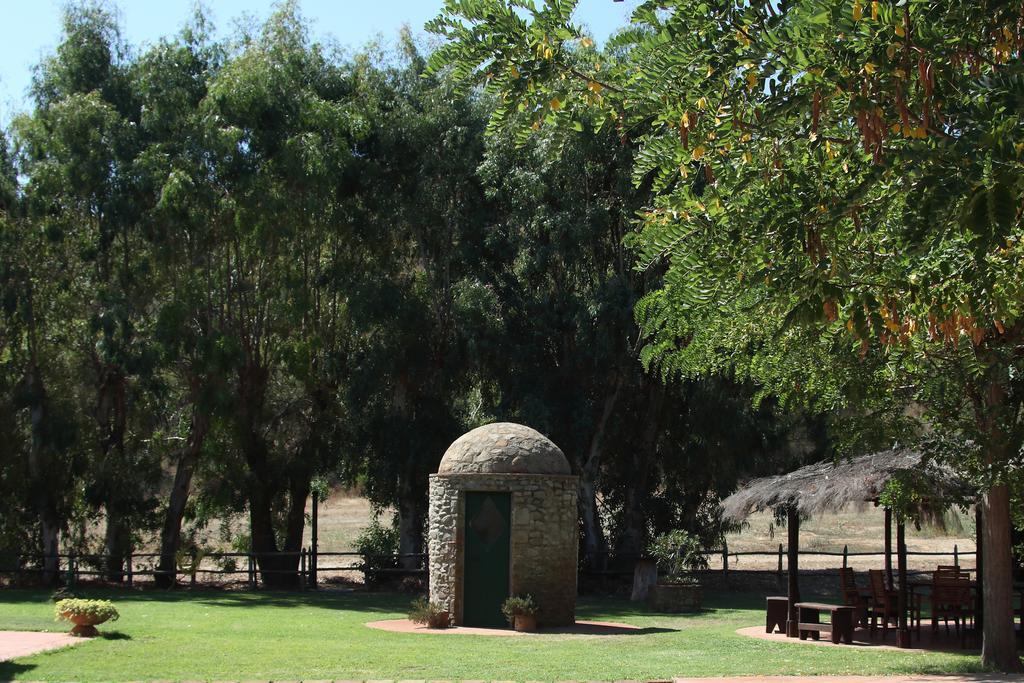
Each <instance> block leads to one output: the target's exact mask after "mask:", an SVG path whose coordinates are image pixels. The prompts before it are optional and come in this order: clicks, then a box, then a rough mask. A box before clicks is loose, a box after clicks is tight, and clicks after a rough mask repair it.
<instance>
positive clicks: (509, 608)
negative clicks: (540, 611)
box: [501, 595, 537, 625]
mask: <svg viewBox="0 0 1024 683" xmlns="http://www.w3.org/2000/svg"><path fill="white" fill-rule="evenodd" d="M501 613H502V614H504V615H505V618H506V619H508V623H509V624H510V625H515V621H516V616H517V615H520V614H522V615H525V616H530V615H533V614H536V613H537V603H536V602H534V601H533V597H532V596H529V595H524V596H522V597H516V596H512V597H510V598H506V599H505V602H503V603H502V604H501Z"/></svg>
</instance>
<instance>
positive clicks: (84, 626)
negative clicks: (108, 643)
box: [61, 612, 110, 638]
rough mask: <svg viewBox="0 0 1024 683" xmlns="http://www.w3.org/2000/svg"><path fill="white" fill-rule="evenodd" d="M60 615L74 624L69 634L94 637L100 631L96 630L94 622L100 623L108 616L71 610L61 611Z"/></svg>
mask: <svg viewBox="0 0 1024 683" xmlns="http://www.w3.org/2000/svg"><path fill="white" fill-rule="evenodd" d="M61 616H62V617H64V618H65V619H67V620H68V621H70V622H71V623H72V624H74V625H75V627H74V628H73V629H71V635H73V636H80V637H82V638H95V637H96V636H98V635H99V634H100V632H99V631H97V630H96V624H102V623H103V622H105V621H106V620H107V619H109V618H110V617H105V616H103V617H101V616H96V615H93V614H73V613H71V612H61Z"/></svg>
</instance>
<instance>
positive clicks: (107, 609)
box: [54, 598, 121, 621]
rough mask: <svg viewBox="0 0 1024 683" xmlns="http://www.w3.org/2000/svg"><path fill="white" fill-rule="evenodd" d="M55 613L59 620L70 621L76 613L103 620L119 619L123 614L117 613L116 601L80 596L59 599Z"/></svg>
mask: <svg viewBox="0 0 1024 683" xmlns="http://www.w3.org/2000/svg"><path fill="white" fill-rule="evenodd" d="M54 613H55V614H56V620H57V621H60V620H61V619H67V620H68V621H70V620H71V619H70V618H69V617H71V616H74V615H78V616H89V617H93V618H95V619H101V620H103V621H117V620H118V618H119V617H120V616H121V615H120V614H118V613H117V608H115V607H114V603H112V602H110V601H109V600H82V599H80V598H66V599H64V600H59V601H58V602H57V604H56V605H55V606H54Z"/></svg>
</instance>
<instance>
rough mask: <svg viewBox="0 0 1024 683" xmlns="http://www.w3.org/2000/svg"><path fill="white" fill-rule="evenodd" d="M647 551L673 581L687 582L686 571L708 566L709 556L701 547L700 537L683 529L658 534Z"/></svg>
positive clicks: (698, 569) (703, 568)
mask: <svg viewBox="0 0 1024 683" xmlns="http://www.w3.org/2000/svg"><path fill="white" fill-rule="evenodd" d="M647 552H648V554H650V555H651V557H653V558H654V559H655V560H656V561H657V563H658V568H659V569H661V570H662V571H664V572H665V574H666V576H667V578H668V580H669V581H671V582H676V583H686V582H687V579H686V577H685V576H684V572H688V571H701V570H705V569H707V568H708V558H707V555H705V554H704V552H703V549H702V548H701V543H700V539H699V538H697V537H696V536H694V535H693V534H691V533H689V532H688V531H683V530H682V529H676V530H675V531H670V532H668V533H666V534H661V535H660V536H656V537H655V538H654V540H652V541H651V544H650V546H648V548H647Z"/></svg>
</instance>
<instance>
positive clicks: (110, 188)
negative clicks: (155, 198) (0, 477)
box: [15, 4, 159, 580]
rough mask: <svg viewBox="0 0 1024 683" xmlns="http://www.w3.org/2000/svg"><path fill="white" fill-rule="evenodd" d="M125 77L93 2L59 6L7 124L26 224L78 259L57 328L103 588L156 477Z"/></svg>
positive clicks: (132, 105) (119, 47) (105, 17)
mask: <svg viewBox="0 0 1024 683" xmlns="http://www.w3.org/2000/svg"><path fill="white" fill-rule="evenodd" d="M129 69H130V57H129V55H128V53H127V48H126V47H125V45H124V44H123V43H122V42H121V39H120V36H119V34H118V27H117V25H116V22H115V20H114V18H113V16H112V15H111V14H110V13H109V12H108V11H106V10H105V9H104V8H102V7H101V6H98V5H92V4H83V5H73V6H69V7H68V8H67V9H66V10H65V15H64V36H63V39H62V41H61V43H60V45H59V46H58V47H57V49H56V51H55V53H54V54H53V55H52V56H50V57H49V58H47V59H46V60H44V61H43V63H42V64H41V65H40V66H39V68H38V70H37V72H36V75H35V78H34V81H33V86H32V90H33V95H34V99H35V108H34V111H33V112H32V114H31V115H29V116H25V117H21V118H20V119H19V120H18V121H16V124H15V125H16V130H17V134H18V138H19V145H20V146H21V148H22V150H23V158H24V161H25V165H24V169H23V172H24V173H25V174H26V175H27V177H28V178H30V182H29V183H28V184H27V186H26V201H27V205H28V207H29V214H30V217H31V218H32V219H34V220H38V221H45V222H46V223H47V224H48V225H49V226H51V229H52V230H54V231H57V232H58V233H60V239H61V240H66V241H67V242H68V243H69V245H73V247H70V248H73V249H74V250H76V252H77V254H76V256H77V263H76V267H75V268H74V270H73V272H74V274H75V276H76V277H75V279H74V280H73V281H72V283H71V285H72V288H73V289H75V290H77V291H78V292H79V296H80V300H81V303H82V306H81V308H78V309H76V310H75V311H74V313H75V317H74V318H72V319H71V320H67V321H65V324H67V325H71V326H73V329H74V330H75V332H76V335H75V339H74V347H75V351H76V353H78V354H80V357H81V359H82V360H83V361H84V362H83V363H81V364H80V365H78V366H77V367H76V368H75V370H76V372H77V373H79V376H80V381H81V382H83V384H84V385H85V386H88V387H90V389H89V393H91V396H90V397H89V398H88V399H87V400H88V401H89V403H90V404H91V410H90V413H91V415H92V419H93V425H92V428H91V429H90V430H89V434H90V435H89V438H90V439H91V440H92V442H93V444H94V448H95V457H93V458H90V460H89V465H90V469H91V473H90V476H89V478H88V484H87V486H86V497H87V499H88V500H89V502H90V503H91V504H92V505H93V506H94V507H96V508H98V509H99V508H102V509H103V511H104V512H105V515H106V532H105V539H104V547H105V554H106V557H107V573H108V577H109V578H111V579H114V580H118V579H120V577H121V576H122V573H123V569H122V565H123V561H124V558H125V556H126V555H127V553H128V552H129V550H130V547H131V545H132V542H133V533H134V532H135V531H137V530H138V527H139V526H145V525H146V524H147V517H148V514H149V513H150V512H151V511H152V505H153V503H152V498H151V497H150V496H149V492H150V490H151V488H150V487H152V486H153V485H154V484H155V479H156V477H157V476H158V475H159V469H158V466H157V465H158V463H156V461H155V459H154V458H153V456H152V453H151V452H150V451H149V448H148V446H147V442H148V439H147V437H148V435H149V434H150V433H151V431H152V424H151V417H152V415H153V411H150V410H148V409H147V408H146V406H145V403H146V401H147V400H149V399H150V398H151V397H152V396H153V394H152V392H149V391H148V390H147V389H146V388H144V386H143V385H144V384H145V383H147V382H148V381H150V379H151V371H152V357H151V354H150V352H149V349H148V348H147V345H146V341H145V337H146V335H145V332H144V330H143V329H142V328H143V327H144V325H145V310H146V308H147V305H148V301H149V300H150V298H151V296H152V289H151V287H150V286H149V283H150V279H149V277H148V276H149V272H150V269H151V265H152V264H151V261H150V259H149V255H148V248H147V246H148V245H147V243H146V241H145V238H144V235H142V233H141V231H140V230H139V218H140V215H141V212H142V211H143V206H142V203H141V201H140V188H139V186H138V174H137V169H136V168H135V167H134V164H135V162H136V160H137V159H136V157H137V154H138V151H139V137H138V126H137V123H138V118H139V108H138V105H137V102H136V100H135V98H134V95H133V93H132V91H131V87H130V79H129V76H128V72H129ZM83 436H84V435H83Z"/></svg>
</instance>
